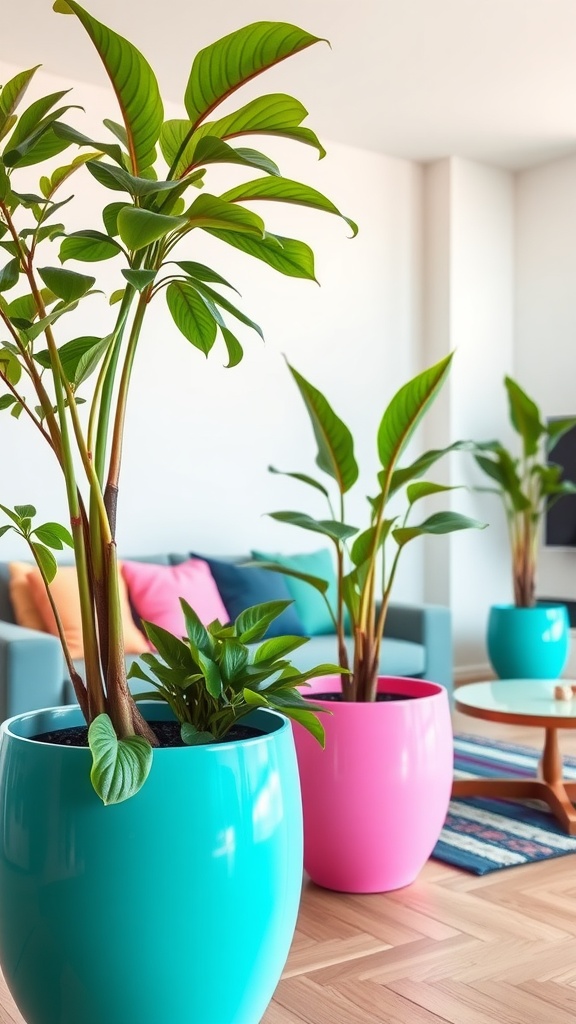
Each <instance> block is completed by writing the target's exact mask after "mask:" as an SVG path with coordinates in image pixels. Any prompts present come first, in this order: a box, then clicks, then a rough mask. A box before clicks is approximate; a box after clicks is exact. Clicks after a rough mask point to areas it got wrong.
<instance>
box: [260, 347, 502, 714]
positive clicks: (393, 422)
mask: <svg viewBox="0 0 576 1024" xmlns="http://www.w3.org/2000/svg"><path fill="white" fill-rule="evenodd" d="M451 361H452V355H449V356H447V357H446V358H445V359H443V360H441V361H440V362H439V363H436V365H435V366H431V367H430V368H429V369H427V370H425V371H424V372H423V373H420V374H418V376H417V377H414V379H413V380H411V381H409V382H408V383H407V384H405V385H404V386H403V387H402V388H400V390H399V391H398V392H397V394H396V395H394V397H393V398H392V400H391V402H390V404H389V405H388V407H387V408H386V409H385V411H384V415H383V416H382V419H381V422H380V425H379V428H378V434H377V447H378V456H379V459H380V465H381V467H382V468H381V470H380V472H379V473H378V480H377V487H376V489H375V490H376V493H375V495H374V496H373V497H372V496H371V497H368V498H367V503H368V525H367V526H366V527H365V528H363V529H359V528H358V527H356V526H351V525H350V524H348V522H347V517H346V509H345V504H346V495H347V494H348V492H349V491H350V490H351V489H352V487H353V486H354V484H355V483H356V481H357V479H358V464H357V462H356V458H355V455H354V441H353V437H352V434H351V432H350V430H349V429H348V427H347V426H346V425H345V424H344V423H343V421H342V420H341V419H340V418H339V417H338V416H337V415H336V413H335V412H334V411H333V409H332V407H331V406H330V404H329V403H328V401H327V400H326V398H325V397H324V395H323V394H322V393H321V392H320V391H318V389H317V388H315V387H313V385H312V384H310V383H309V382H308V381H307V380H305V378H304V377H302V375H301V374H300V373H298V372H297V370H295V369H294V368H293V367H292V366H289V370H290V372H291V374H292V377H293V378H294V380H295V382H296V384H297V386H298V390H299V391H300V394H301V396H302V398H303V400H304V404H305V406H306V409H307V412H308V415H309V417H310V421H311V423H312V428H313V431H314V436H315V440H316V444H317V446H318V452H317V455H316V463H317V465H318V467H319V468H320V469H321V470H322V471H323V472H324V473H325V474H326V475H327V476H328V477H330V483H329V485H328V487H326V486H325V485H324V484H323V483H322V482H321V481H319V480H317V479H316V478H315V477H311V476H309V475H307V474H304V473H284V474H283V475H284V476H289V477H293V478H295V479H296V480H299V481H300V482H302V483H304V484H306V485H308V486H310V487H312V488H313V489H314V490H316V491H320V493H321V494H322V495H323V496H324V498H325V499H326V501H327V503H328V509H329V518H327V519H315V518H313V517H312V516H310V515H308V514H307V513H304V512H273V513H271V515H272V518H273V519H276V520H278V521H279V522H283V523H290V524H291V525H293V526H298V527H300V528H302V529H304V530H310V531H312V532H313V533H318V534H321V535H322V536H324V537H327V538H328V539H329V540H330V541H331V542H332V543H333V544H334V548H335V553H336V565H337V582H338V591H337V594H338V596H337V603H336V608H335V609H333V608H331V607H330V604H329V603H328V602H327V603H328V607H329V609H330V614H331V616H332V618H333V621H334V626H335V630H336V633H337V638H338V661H339V662H340V665H341V666H342V667H343V668H345V669H346V670H350V669H351V672H349V671H347V672H346V673H344V674H343V675H342V694H343V697H344V699H345V700H348V701H372V700H375V699H376V692H377V679H378V666H379V662H380V646H381V642H382V635H383V633H384V627H385V624H386V615H387V612H388V606H389V604H390V597H391V593H392V588H393V584H394V580H395V578H396V572H397V569H398V562H399V559H400V555H401V553H402V551H403V550H404V548H405V547H406V545H407V544H409V543H410V542H411V541H413V540H415V539H416V538H417V537H422V536H425V535H433V534H443V533H453V532H454V531H455V530H464V529H469V528H472V527H474V528H483V526H484V525H485V524H483V523H479V522H478V521H477V520H475V519H470V518H469V517H468V516H464V515H461V514H460V513H458V512H435V513H434V514H433V515H430V516H428V517H427V518H425V519H424V520H422V521H421V522H420V523H418V524H417V525H409V518H410V515H411V513H412V511H413V510H414V507H415V506H416V505H417V504H418V502H420V501H422V499H425V498H428V497H430V496H433V495H437V494H442V493H445V492H446V491H450V490H453V488H452V487H448V486H445V485H443V484H436V483H432V482H431V481H428V480H421V479H420V478H421V477H423V476H424V475H425V474H426V473H427V472H428V470H429V469H430V468H431V467H432V466H433V465H434V464H435V463H437V462H438V461H439V460H440V459H442V458H443V457H444V456H445V455H447V454H448V453H450V452H454V451H457V450H458V449H461V448H465V447H468V445H467V443H466V442H462V441H455V442H454V443H453V444H451V445H449V446H448V447H447V448H441V449H434V450H431V451H427V452H424V454H422V455H420V456H418V458H417V459H415V460H414V461H413V462H411V463H409V464H408V465H406V466H401V465H400V458H401V456H402V455H403V453H404V452H405V450H406V447H407V445H408V442H409V441H410V440H411V438H412V436H413V434H414V431H415V430H416V428H417V427H418V426H419V424H420V423H421V421H422V419H423V418H424V416H425V414H426V412H427V411H428V409H429V408H430V405H431V404H432V402H433V401H434V400H435V398H436V397H437V395H438V393H439V391H440V389H441V388H442V385H443V384H444V382H445V380H446V378H447V376H448V373H449V370H450V364H451ZM270 470H271V472H273V473H278V472H279V470H277V469H274V467H272V466H271V467H270ZM330 486H331V487H332V489H333V490H335V492H336V500H335V501H334V500H333V499H332V497H331V492H330V489H329V488H330ZM400 494H403V496H404V499H405V502H406V509H405V511H404V512H403V513H393V512H391V511H390V508H389V502H390V500H391V499H392V498H394V497H395V498H396V499H397V498H398V496H399V495H400ZM258 564H259V565H260V566H261V567H262V565H263V564H265V565H266V567H267V568H269V569H274V570H277V571H279V572H283V573H285V574H287V575H289V576H290V575H291V576H295V577H298V578H299V579H302V580H304V581H305V582H307V583H309V584H310V586H312V587H314V588H315V589H316V590H318V591H319V592H320V593H321V594H322V595H323V596H324V597H325V598H326V593H327V591H328V581H327V580H324V579H321V578H319V577H316V576H309V575H306V574H303V573H300V572H298V571H296V570H292V569H286V568H284V567H282V566H280V565H276V564H275V563H268V564H266V563H258ZM346 612H347V615H346ZM346 618H348V620H349V628H350V633H351V636H352V638H353V648H354V653H353V658H352V661H350V659H349V657H348V650H347V646H346V641H345V636H346V625H347V624H346Z"/></svg>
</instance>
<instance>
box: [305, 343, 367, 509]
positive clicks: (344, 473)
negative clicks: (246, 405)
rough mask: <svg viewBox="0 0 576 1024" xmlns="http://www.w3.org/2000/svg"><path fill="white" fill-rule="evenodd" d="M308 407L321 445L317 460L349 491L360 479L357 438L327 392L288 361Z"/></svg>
mask: <svg viewBox="0 0 576 1024" xmlns="http://www.w3.org/2000/svg"><path fill="white" fill-rule="evenodd" d="M288 369H289V370H290V373H291V374H292V376H293V378H294V380H295V381H296V384H297V386H298V390H299V391H300V394H301V395H302V398H303V400H304V405H305V406H306V409H307V411H308V415H309V417H310V421H311V423H312V429H313V431H314V436H315V438H316V443H317V445H318V454H317V455H316V463H317V465H318V466H319V467H320V469H323V470H324V472H325V473H328V475H329V476H331V477H333V479H334V480H335V481H336V483H337V484H338V489H339V491H340V493H341V494H345V493H346V491H349V490H350V488H351V487H352V486H353V484H355V483H356V480H357V479H358V465H357V463H356V459H355V458H354V441H353V438H352V434H351V433H350V431H349V429H348V427H347V426H346V424H345V423H343V421H342V420H341V419H339V417H338V416H337V415H336V413H335V412H334V410H333V409H332V407H331V406H330V404H329V403H328V401H327V400H326V399H325V398H324V395H323V394H322V393H321V392H320V391H318V389H317V388H315V387H314V386H313V385H312V384H310V383H309V382H308V381H307V380H305V378H304V377H302V375H301V374H300V373H298V371H297V370H295V369H294V367H293V366H290V363H288Z"/></svg>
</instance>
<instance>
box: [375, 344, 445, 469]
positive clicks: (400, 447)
mask: <svg viewBox="0 0 576 1024" xmlns="http://www.w3.org/2000/svg"><path fill="white" fill-rule="evenodd" d="M452 355H453V353H450V355H448V356H446V357H445V358H444V359H441V360H440V362H438V363H436V364H435V365H434V366H431V367H429V368H428V369H427V370H424V371H423V372H422V373H419V374H418V375H417V376H416V377H414V378H413V379H412V380H410V381H408V383H407V384H404V386H403V387H401V388H400V390H399V391H397V392H396V394H395V395H394V397H393V398H392V400H391V402H390V404H389V405H388V408H387V409H386V411H385V412H384V415H383V417H382V420H381V423H380V426H379V428H378V454H379V456H380V462H381V464H382V466H383V467H384V469H385V470H386V471H387V473H389V474H390V473H391V472H392V471H393V469H394V467H395V465H396V462H397V461H398V459H399V458H400V455H401V454H402V452H403V451H404V449H405V448H406V445H407V444H408V442H409V440H410V438H411V437H412V435H413V433H414V431H415V430H416V427H417V426H418V424H419V423H420V421H421V420H422V418H423V416H424V415H425V413H426V412H427V410H428V409H429V408H430V405H431V404H432V402H433V401H434V399H435V398H436V396H437V394H438V392H439V391H440V389H441V387H442V385H443V384H444V381H445V380H446V378H447V376H448V373H449V372H450V364H451V362H452Z"/></svg>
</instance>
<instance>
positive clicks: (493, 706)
mask: <svg viewBox="0 0 576 1024" xmlns="http://www.w3.org/2000/svg"><path fill="white" fill-rule="evenodd" d="M558 685H566V686H572V685H574V686H575V687H576V680H572V679H499V680H496V681H494V682H485V683H468V684H467V685H465V686H459V687H458V688H457V690H456V691H455V694H454V706H455V708H456V710H457V711H461V712H462V714H464V715H469V716H470V717H471V718H483V719H485V720H487V721H489V722H506V723H508V724H510V725H529V726H535V727H538V728H543V729H545V739H544V750H543V752H542V758H541V760H540V766H539V777H538V778H534V779H455V780H454V783H453V786H452V797H453V798H454V799H458V798H459V797H460V798H461V797H470V796H484V797H492V798H494V799H506V800H527V799H530V800H544V801H545V802H546V803H547V804H548V806H549V808H550V810H551V811H552V812H553V813H554V814H555V815H556V817H557V819H558V821H559V822H560V823H561V825H562V827H563V828H564V829H565V830H566V832H568V834H569V835H571V836H573V835H576V808H575V807H574V805H573V803H572V801H573V800H575V801H576V780H574V781H572V780H570V781H568V780H566V779H563V778H562V755H561V753H560V748H559V746H558V729H576V696H575V698H574V700H571V701H570V700H569V701H565V700H556V699H555V698H554V688H555V686H558ZM574 692H575V693H576V690H575V691H574Z"/></svg>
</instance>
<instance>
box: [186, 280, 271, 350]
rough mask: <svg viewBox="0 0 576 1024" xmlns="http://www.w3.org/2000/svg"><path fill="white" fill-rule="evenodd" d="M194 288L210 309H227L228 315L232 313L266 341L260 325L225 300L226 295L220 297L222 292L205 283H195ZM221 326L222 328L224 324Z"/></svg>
mask: <svg viewBox="0 0 576 1024" xmlns="http://www.w3.org/2000/svg"><path fill="white" fill-rule="evenodd" d="M194 287H195V288H196V291H197V292H198V293H199V295H201V297H202V298H203V299H204V301H205V302H207V303H208V305H209V307H210V308H213V306H214V305H215V306H220V308H221V309H225V310H226V312H227V313H231V314H232V316H234V317H236V319H237V320H240V323H243V324H245V325H246V327H250V328H251V329H252V330H253V331H256V334H259V335H260V337H261V338H262V340H264V334H263V332H262V328H261V327H259V326H258V324H257V323H255V322H254V320H250V318H249V317H247V316H246V314H245V313H243V312H242V310H241V309H238V307H237V306H234V305H233V303H231V302H230V300H229V299H227V298H225V296H224V295H220V292H216V291H214V289H213V288H210V286H209V285H207V284H204V283H203V282H199V281H197V282H195V285H194ZM213 315H215V316H216V319H218V314H217V313H216V314H213ZM218 322H220V321H218ZM220 326H222V324H221V325H220Z"/></svg>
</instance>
